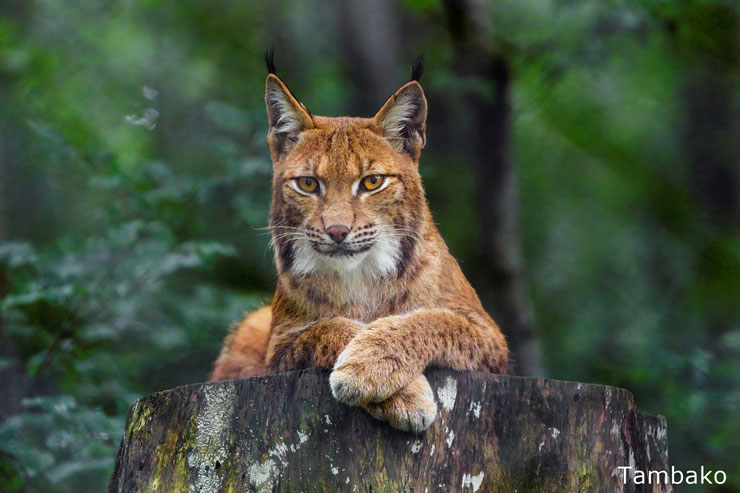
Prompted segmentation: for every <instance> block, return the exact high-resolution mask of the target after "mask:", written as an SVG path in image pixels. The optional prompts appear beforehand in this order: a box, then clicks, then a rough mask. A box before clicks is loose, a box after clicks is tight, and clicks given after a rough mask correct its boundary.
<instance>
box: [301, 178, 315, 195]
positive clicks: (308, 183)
mask: <svg viewBox="0 0 740 493" xmlns="http://www.w3.org/2000/svg"><path fill="white" fill-rule="evenodd" d="M296 183H298V188H300V189H301V190H303V191H304V192H308V193H314V192H317V191H318V190H319V181H318V180H317V179H316V178H311V177H310V176H301V177H300V178H296Z"/></svg>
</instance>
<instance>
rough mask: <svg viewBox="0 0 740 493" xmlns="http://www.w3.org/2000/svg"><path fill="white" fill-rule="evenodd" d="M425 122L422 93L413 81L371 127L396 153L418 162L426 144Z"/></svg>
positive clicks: (385, 108)
mask: <svg viewBox="0 0 740 493" xmlns="http://www.w3.org/2000/svg"><path fill="white" fill-rule="evenodd" d="M426 119H427V100H426V97H424V90H423V89H422V88H421V84H419V83H418V82H417V81H416V80H412V81H411V82H409V83H407V84H406V85H404V86H403V87H401V88H400V89H399V90H398V91H396V93H395V94H394V95H393V96H391V97H390V98H389V99H388V101H386V102H385V104H384V105H383V107H382V108H380V111H378V114H377V115H375V117H374V118H373V123H374V124H375V126H376V127H377V128H378V129H379V130H380V132H381V133H382V135H383V136H384V137H385V138H386V140H387V141H388V142H390V144H391V145H392V146H393V147H394V148H396V150H398V151H399V152H406V153H408V154H410V155H411V157H412V158H414V159H418V158H419V154H420V153H421V148H422V147H424V144H425V143H426Z"/></svg>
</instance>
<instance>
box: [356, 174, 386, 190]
mask: <svg viewBox="0 0 740 493" xmlns="http://www.w3.org/2000/svg"><path fill="white" fill-rule="evenodd" d="M383 182H385V176H383V175H370V176H366V177H365V178H363V179H362V182H361V185H362V188H363V190H365V191H368V192H372V191H373V190H377V189H378V188H380V186H381V185H382V184H383Z"/></svg>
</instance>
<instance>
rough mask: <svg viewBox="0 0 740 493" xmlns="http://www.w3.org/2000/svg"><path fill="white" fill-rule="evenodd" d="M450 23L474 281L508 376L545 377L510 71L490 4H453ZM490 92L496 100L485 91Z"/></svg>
mask: <svg viewBox="0 0 740 493" xmlns="http://www.w3.org/2000/svg"><path fill="white" fill-rule="evenodd" d="M445 10H446V17H447V22H448V27H449V31H450V35H451V37H452V41H453V44H454V48H455V60H456V69H455V71H456V73H458V74H460V75H462V76H465V77H468V78H470V79H471V80H473V81H476V82H478V83H479V84H471V85H470V86H471V87H470V89H469V94H468V98H467V106H468V108H469V115H470V132H469V135H468V138H469V139H470V147H471V151H472V159H471V162H472V165H473V168H472V171H473V175H474V180H473V182H474V183H475V187H476V188H475V196H476V210H477V215H478V220H479V222H480V225H481V227H480V237H479V238H477V241H476V244H477V245H479V248H478V249H477V252H476V259H475V261H474V262H473V264H474V265H475V266H476V269H475V271H474V272H471V273H470V274H471V277H472V279H473V281H474V285H475V288H476V290H477V291H478V294H479V296H480V298H481V301H482V302H483V305H484V306H485V307H486V308H487V309H488V310H489V311H490V312H491V315H492V316H493V318H494V319H495V320H496V322H497V323H498V324H499V325H500V326H501V329H502V331H503V332H504V334H505V335H506V338H507V340H508V342H509V347H510V349H511V354H512V360H513V361H512V365H511V366H512V368H511V369H510V373H515V374H517V375H531V376H542V375H544V370H543V368H542V361H541V360H542V357H541V349H540V339H539V337H538V335H537V333H536V331H535V324H534V311H533V309H532V306H531V303H530V300H529V297H528V296H527V293H526V289H525V281H524V274H523V267H522V258H521V256H522V255H521V245H520V238H519V236H520V235H519V195H518V189H517V179H516V173H515V170H514V167H513V165H512V159H511V151H510V142H511V105H510V103H509V100H510V85H511V69H510V66H509V62H508V60H507V59H506V56H505V55H504V54H503V50H501V49H498V48H496V47H495V46H494V43H493V42H492V41H491V38H492V36H491V33H490V32H489V31H490V28H489V27H488V26H487V24H486V21H487V19H488V18H489V16H488V12H487V6H486V4H485V3H484V2H478V1H474V0H447V1H446V2H445ZM482 87H485V88H487V89H490V94H489V93H487V92H486V91H484V90H482V89H481V88H482Z"/></svg>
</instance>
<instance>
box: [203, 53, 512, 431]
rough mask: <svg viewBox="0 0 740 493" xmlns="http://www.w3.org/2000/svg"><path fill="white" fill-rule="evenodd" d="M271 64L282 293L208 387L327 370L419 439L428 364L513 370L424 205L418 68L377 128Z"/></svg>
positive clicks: (234, 342)
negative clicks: (304, 91)
mask: <svg viewBox="0 0 740 493" xmlns="http://www.w3.org/2000/svg"><path fill="white" fill-rule="evenodd" d="M267 65H268V75H267V84H266V95H265V102H266V105H267V116H268V120H269V132H268V138H267V140H268V144H269V149H270V154H271V156H272V161H273V165H274V178H273V185H272V187H273V200H272V208H271V211H270V229H271V234H272V240H273V244H274V247H275V265H276V268H277V272H278V280H277V288H276V290H275V296H274V298H273V300H272V305H271V306H268V307H264V308H261V309H259V310H257V311H255V312H253V313H251V314H249V315H247V317H246V318H245V319H244V320H243V321H242V322H241V323H240V324H239V325H238V326H237V328H236V330H235V331H233V332H232V333H231V334H230V335H229V336H228V337H227V338H226V341H225V343H224V347H223V349H222V351H221V354H220V356H219V357H218V359H217V361H216V363H215V368H214V371H213V374H212V377H211V380H213V381H218V380H226V379H234V378H244V377H249V376H254V375H261V374H266V373H271V372H281V371H288V370H296V369H303V368H309V367H314V366H324V367H328V368H332V373H331V376H330V379H329V383H330V386H331V391H332V394H333V395H334V397H335V398H336V399H337V400H338V401H340V402H343V403H345V404H348V405H350V406H362V407H363V408H364V409H365V410H367V412H368V413H370V415H372V416H373V417H375V418H377V419H379V420H384V421H388V422H389V423H390V424H391V425H392V426H394V427H396V428H399V429H402V430H410V431H414V432H420V431H422V430H424V429H426V428H427V427H428V426H429V425H430V424H431V423H432V422H433V420H434V418H435V416H436V413H437V407H436V404H435V401H434V398H433V394H432V390H431V388H430V386H429V382H428V381H427V379H426V377H424V375H423V373H422V372H423V371H424V370H425V369H426V368H427V367H430V366H438V367H447V368H453V369H457V370H478V371H488V372H495V373H504V372H505V371H506V366H507V361H508V349H507V345H506V340H505V338H504V336H503V334H502V333H501V331H500V330H499V328H498V326H497V325H496V324H495V323H494V321H493V320H492V319H491V317H490V316H489V315H488V314H487V313H486V312H485V310H484V309H483V307H482V306H481V303H480V301H479V299H478V296H477V295H476V292H475V290H474V289H473V288H472V287H471V286H470V284H469V283H468V281H467V280H466V278H465V276H464V275H463V273H462V271H461V270H460V267H459V266H458V264H457V262H456V261H455V259H454V258H453V257H452V256H451V255H450V252H449V251H448V249H447V246H446V245H445V242H444V241H443V240H442V237H441V236H440V234H439V231H438V230H437V228H436V227H435V225H434V222H433V221H432V215H431V213H430V211H429V206H428V205H427V202H426V198H425V196H424V189H423V187H422V183H421V178H420V176H419V156H420V153H421V150H422V148H423V147H424V144H425V141H426V132H425V130H426V115H427V101H426V97H425V95H424V91H423V90H422V87H421V85H420V83H419V80H420V77H421V73H422V63H421V59H419V60H418V61H417V63H416V64H415V65H414V67H413V69H412V77H411V80H410V81H409V82H408V83H406V84H405V85H403V86H402V87H401V88H400V89H398V91H396V93H395V94H393V95H392V96H391V97H390V98H389V99H388V100H387V101H386V102H385V104H384V105H383V106H382V107H381V109H380V111H378V113H377V114H376V115H375V116H374V117H373V118H348V117H339V118H329V117H324V116H317V115H313V114H311V113H310V112H309V111H308V110H307V109H306V107H305V106H304V105H303V104H302V103H300V102H299V101H298V100H297V99H296V97H295V96H294V95H293V93H292V92H291V91H290V90H289V89H288V87H287V86H286V85H285V84H284V83H283V82H282V80H281V79H280V78H279V77H278V76H277V74H276V72H275V67H274V64H273V62H272V57H271V56H268V57H267Z"/></svg>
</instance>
